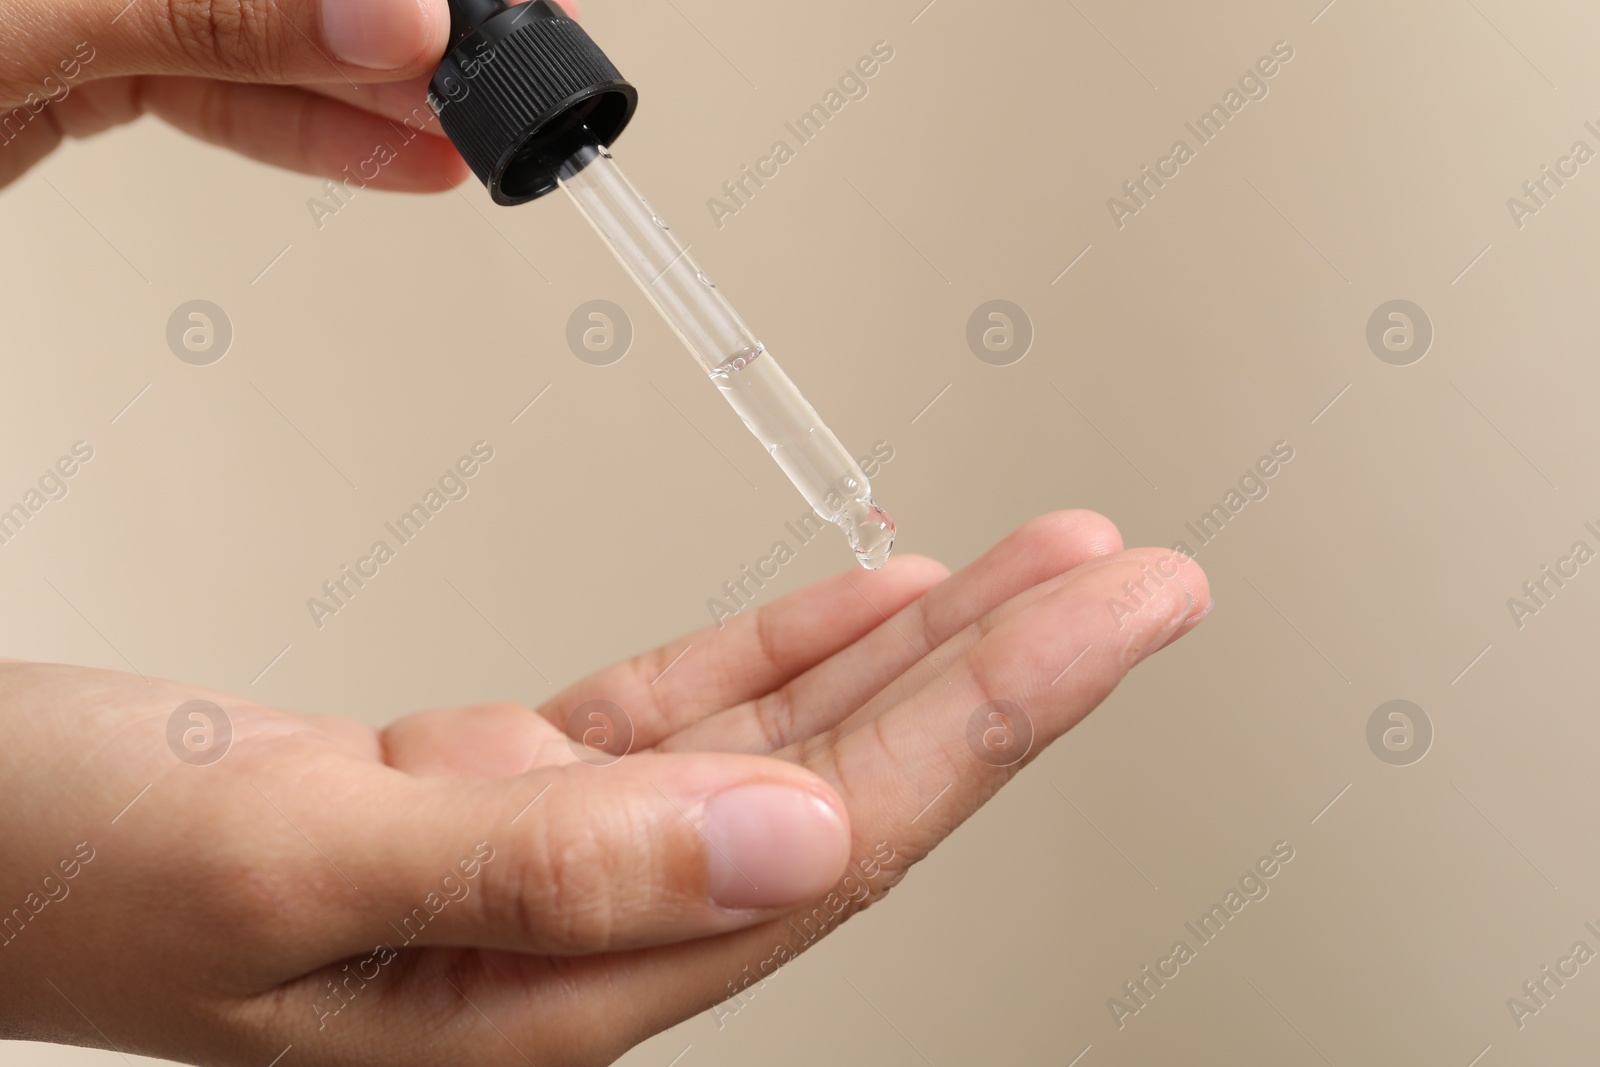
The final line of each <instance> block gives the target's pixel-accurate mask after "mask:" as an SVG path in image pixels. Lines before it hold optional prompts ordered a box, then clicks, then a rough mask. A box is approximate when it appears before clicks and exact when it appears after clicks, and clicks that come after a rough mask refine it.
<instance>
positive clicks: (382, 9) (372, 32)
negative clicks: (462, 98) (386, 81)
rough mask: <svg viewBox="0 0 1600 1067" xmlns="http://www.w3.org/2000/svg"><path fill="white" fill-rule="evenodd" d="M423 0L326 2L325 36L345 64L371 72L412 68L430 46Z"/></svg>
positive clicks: (329, 45)
mask: <svg viewBox="0 0 1600 1067" xmlns="http://www.w3.org/2000/svg"><path fill="white" fill-rule="evenodd" d="M429 29H430V27H429V20H428V12H427V10H426V9H425V8H424V7H423V5H422V3H421V0H409V2H402V3H390V2H387V0H322V36H323V39H324V40H326V41H327V42H328V47H329V48H331V49H332V50H333V54H334V55H335V56H337V57H339V59H340V60H342V61H344V62H345V63H350V64H352V65H354V66H357V67H367V68H369V69H371V70H395V69H398V68H400V67H405V66H409V65H410V64H411V63H412V62H414V61H415V60H416V58H417V57H418V56H419V55H421V54H422V50H423V48H425V47H427V44H428V38H429Z"/></svg>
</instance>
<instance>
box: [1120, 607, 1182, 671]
mask: <svg viewBox="0 0 1600 1067" xmlns="http://www.w3.org/2000/svg"><path fill="white" fill-rule="evenodd" d="M1193 610H1194V594H1193V593H1190V592H1188V591H1185V592H1184V594H1183V603H1181V604H1177V605H1175V606H1174V607H1173V609H1172V613H1171V615H1170V616H1169V617H1168V618H1167V619H1166V621H1165V622H1163V623H1161V625H1160V626H1159V627H1158V628H1157V629H1156V630H1155V631H1154V632H1153V633H1147V634H1140V633H1138V632H1137V631H1135V632H1134V633H1133V635H1132V636H1130V637H1129V638H1128V646H1127V647H1126V648H1124V649H1123V650H1122V665H1123V667H1124V668H1127V667H1132V666H1133V665H1134V664H1135V663H1138V662H1139V661H1140V660H1142V659H1144V658H1145V657H1146V656H1148V655H1150V653H1152V652H1155V651H1156V650H1158V649H1159V648H1161V646H1163V645H1165V644H1166V643H1167V642H1168V641H1170V640H1172V635H1173V634H1175V633H1177V632H1178V628H1179V627H1180V626H1182V625H1183V624H1184V621H1185V620H1187V619H1188V618H1189V613H1190V612H1191V611H1193Z"/></svg>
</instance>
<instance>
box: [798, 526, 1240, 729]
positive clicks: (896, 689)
mask: <svg viewBox="0 0 1600 1067" xmlns="http://www.w3.org/2000/svg"><path fill="white" fill-rule="evenodd" d="M1127 563H1132V564H1137V565H1138V567H1139V575H1138V578H1137V580H1132V579H1127V578H1125V579H1123V585H1124V588H1123V589H1122V590H1121V595H1122V597H1123V599H1122V600H1121V601H1120V604H1121V607H1120V608H1119V609H1118V611H1119V613H1125V612H1129V611H1133V610H1135V609H1136V608H1137V606H1138V605H1139V604H1140V603H1142V602H1144V601H1146V600H1148V599H1149V597H1150V596H1152V595H1153V594H1154V593H1155V591H1156V590H1157V589H1159V588H1160V587H1161V586H1163V585H1165V584H1166V583H1168V582H1175V583H1176V584H1178V585H1179V586H1182V588H1183V592H1184V593H1186V594H1187V595H1188V596H1189V597H1190V598H1191V599H1192V600H1193V606H1192V607H1191V608H1190V610H1189V615H1188V617H1187V618H1186V619H1185V620H1184V621H1183V623H1182V624H1181V625H1180V626H1179V627H1178V629H1177V630H1176V631H1175V632H1174V633H1173V634H1172V636H1171V637H1169V638H1168V639H1167V641H1166V644H1171V643H1172V642H1173V641H1176V640H1177V639H1178V638H1180V637H1182V636H1183V635H1184V634H1186V633H1188V632H1189V631H1190V630H1192V629H1194V627H1196V626H1198V625H1199V624H1200V621H1201V620H1202V619H1204V618H1205V617H1206V615H1208V614H1209V613H1210V612H1211V607H1212V600H1211V588H1210V585H1209V584H1208V583H1207V581H1206V576H1205V572H1204V571H1202V570H1201V569H1200V567H1199V565H1198V564H1195V563H1194V561H1193V559H1192V558H1191V557H1189V556H1186V555H1184V554H1183V553H1181V552H1174V551H1172V550H1170V549H1163V548H1135V549H1129V550H1127V551H1124V552H1119V553H1117V554H1116V555H1114V556H1104V557H1101V558H1100V559H1096V560H1091V561H1090V562H1088V563H1085V564H1084V565H1083V566H1082V567H1080V568H1078V569H1077V570H1076V571H1068V572H1067V573H1066V574H1062V575H1058V576H1057V577H1055V578H1052V579H1051V580H1050V581H1048V582H1044V583H1042V584H1040V585H1036V586H1034V587H1033V588H1032V589H1027V590H1024V591H1023V592H1021V593H1019V594H1018V595H1016V596H1014V597H1012V598H1011V599H1010V600H1008V601H1006V602H1005V603H1004V604H1002V605H1000V606H999V607H997V608H995V609H994V611H992V612H990V613H989V614H987V615H985V616H983V617H981V618H979V619H977V620H975V621H974V622H973V623H972V624H970V625H969V626H967V627H966V628H965V629H963V630H961V631H959V632H957V633H955V634H952V635H951V636H950V637H949V638H947V639H946V640H945V642H944V643H943V644H942V645H940V646H939V647H938V648H937V649H935V650H934V651H933V652H931V653H930V654H929V655H927V656H925V657H924V658H923V659H922V660H921V661H919V662H917V663H915V664H913V665H912V666H911V667H910V668H909V669H908V670H906V671H905V673H903V674H901V675H900V676H899V677H898V678H895V679H894V680H893V681H892V682H890V683H889V684H888V685H887V686H885V687H884V688H883V689H882V690H880V691H879V692H878V693H876V694H875V695H874V696H873V697H872V698H871V699H870V700H868V701H867V702H866V703H865V704H863V705H861V706H860V707H859V708H857V709H856V710H855V711H853V712H851V713H850V714H849V716H848V717H846V718H845V719H843V720H842V721H841V722H840V723H838V724H837V725H836V726H834V727H833V728H834V729H835V730H836V731H837V732H840V733H843V732H847V731H849V730H852V729H855V728H857V727H859V726H860V725H861V724H862V723H865V722H867V721H869V720H871V719H873V718H875V717H876V716H877V715H879V714H880V713H881V712H883V711H884V710H885V709H888V708H892V707H895V706H896V705H898V704H899V703H900V702H901V701H903V700H906V699H909V698H910V697H911V696H912V695H914V694H915V693H916V692H917V691H918V690H920V689H921V688H922V687H923V686H925V685H928V684H930V683H932V682H935V681H943V682H948V675H946V674H945V673H944V668H945V667H947V666H949V665H952V664H957V663H959V661H960V660H961V659H962V658H963V657H964V656H966V655H967V653H968V652H970V651H971V650H972V648H973V647H974V646H976V645H977V644H978V642H979V641H981V640H982V639H983V638H984V636H985V635H987V634H988V633H989V632H990V631H991V630H993V629H994V628H995V627H996V626H998V625H1000V624H1001V623H1003V622H1005V621H1006V620H1007V619H1009V618H1011V617H1012V616H1014V615H1017V614H1020V613H1021V612H1024V611H1026V610H1027V609H1028V608H1029V607H1031V606H1032V605H1033V604H1035V603H1037V602H1039V601H1041V600H1044V599H1046V598H1047V597H1050V596H1052V595H1054V593H1055V591H1056V590H1057V589H1059V588H1061V587H1062V586H1063V585H1066V584H1067V583H1069V582H1074V581H1076V580H1077V579H1078V578H1079V577H1080V576H1082V575H1084V574H1087V573H1089V572H1091V571H1094V570H1098V569H1100V568H1102V567H1109V566H1113V565H1118V564H1127ZM1107 610H1108V613H1109V612H1110V609H1109V608H1108V609H1107ZM1090 647H1091V646H1090V645H1089V644H1087V643H1086V644H1085V645H1084V647H1083V648H1080V649H1077V650H1075V651H1073V652H1071V653H1070V654H1069V657H1068V658H1067V659H1065V660H1064V661H1063V662H1062V664H1061V671H1060V673H1059V674H1057V675H1056V677H1055V679H1053V682H1059V681H1060V680H1061V679H1063V678H1065V677H1066V676H1067V675H1068V674H1069V673H1070V672H1072V671H1074V670H1076V669H1077V666H1078V663H1079V661H1080V659H1081V657H1082V656H1084V655H1085V654H1087V652H1088V651H1089V650H1090ZM814 733H815V731H814Z"/></svg>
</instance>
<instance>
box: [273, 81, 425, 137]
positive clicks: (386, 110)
mask: <svg viewBox="0 0 1600 1067" xmlns="http://www.w3.org/2000/svg"><path fill="white" fill-rule="evenodd" d="M431 77H432V76H431V75H426V74H424V75H419V76H417V77H415V78H407V79H406V80H405V81H395V82H369V83H366V84H358V85H351V84H350V83H349V82H344V81H335V82H321V83H317V84H313V85H306V86H302V88H305V89H307V90H309V91H311V92H313V93H316V94H317V95H319V96H326V97H328V98H329V99H332V100H338V101H341V102H343V103H346V104H349V105H350V106H351V107H355V108H360V109H361V110H363V111H370V112H372V113H373V114H374V115H379V116H381V117H383V118H386V119H389V120H390V121H392V122H398V123H404V124H406V125H407V126H410V127H411V128H412V129H415V130H419V131H421V132H424V133H429V134H432V135H433V136H435V137H443V136H445V133H444V129H443V127H441V126H440V125H439V121H438V119H439V117H438V115H436V114H435V113H434V111H433V109H432V108H431V107H429V106H428V83H429V81H430V80H431Z"/></svg>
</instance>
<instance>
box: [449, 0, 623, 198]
mask: <svg viewBox="0 0 1600 1067" xmlns="http://www.w3.org/2000/svg"><path fill="white" fill-rule="evenodd" d="M638 102H639V94H638V92H637V91H636V90H635V89H634V87H633V86H631V85H629V84H628V83H627V82H626V81H624V80H623V78H622V75H621V74H620V73H618V71H617V68H616V67H614V66H612V65H611V61H610V60H609V59H607V58H606V55H605V53H604V52H602V51H600V49H599V47H598V46H597V45H596V44H595V43H594V41H592V40H590V39H589V35H588V34H587V33H585V32H584V31H583V27H581V26H579V25H578V24H577V23H576V22H574V21H573V20H572V19H570V18H568V17H567V16H566V14H565V13H564V12H563V11H562V10H561V8H559V7H557V6H556V5H555V4H554V3H552V2H551V0H532V2H531V3H525V4H518V5H516V6H515V7H508V6H506V4H505V2H504V0H450V47H449V49H448V50H447V51H446V53H445V57H444V61H443V62H441V63H440V64H439V69H438V70H436V71H435V72H434V75H433V81H432V83H431V84H430V85H429V87H428V105H429V106H430V107H432V108H433V110H434V111H435V112H436V113H437V114H438V116H439V121H440V124H441V125H442V126H443V127H444V132H445V133H446V135H448V136H449V138H450V140H451V142H452V143H454V144H455V146H456V149H457V151H459V152H460V153H461V156H462V158H463V159H465V160H466V161H467V164H468V166H470V167H471V168H472V172H473V173H474V174H476V175H477V176H478V179H479V180H480V181H482V182H483V184H484V185H486V186H488V188H489V194H490V195H491V196H492V197H494V200H495V202H496V203H498V204H522V203H526V202H527V201H529V200H532V199H534V198H535V197H540V196H543V195H544V194H546V193H549V192H553V191H555V189H556V171H557V170H558V169H559V168H560V166H561V164H562V163H564V162H566V161H567V160H568V159H569V158H571V157H572V156H573V155H574V154H575V153H576V152H577V151H578V150H579V149H581V148H583V147H584V146H585V145H610V144H611V143H612V142H613V141H614V140H615V139H616V137H617V135H618V134H620V133H621V132H622V130H623V127H625V126H627V125H628V120H629V119H631V118H632V117H633V109H634V107H635V106H636V105H637V104H638Z"/></svg>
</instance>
